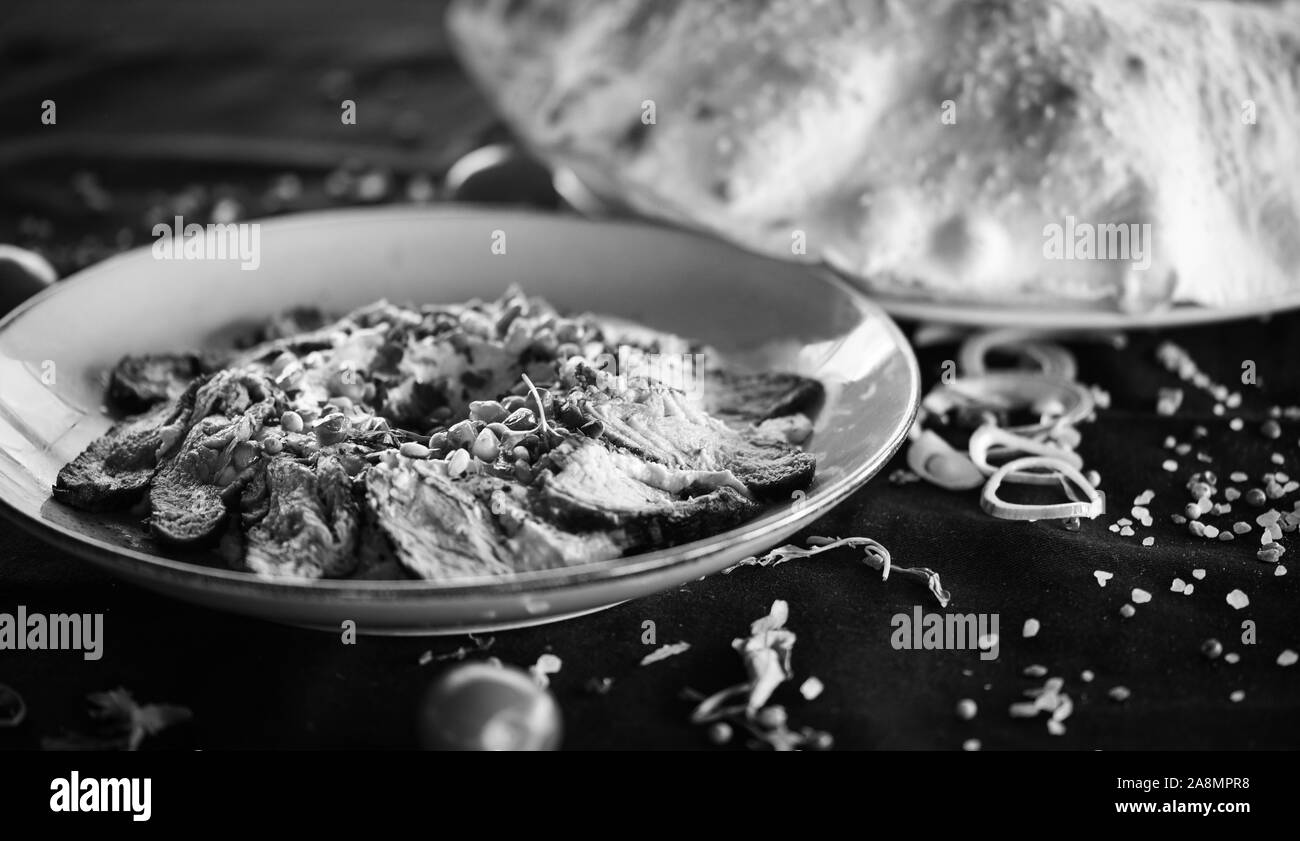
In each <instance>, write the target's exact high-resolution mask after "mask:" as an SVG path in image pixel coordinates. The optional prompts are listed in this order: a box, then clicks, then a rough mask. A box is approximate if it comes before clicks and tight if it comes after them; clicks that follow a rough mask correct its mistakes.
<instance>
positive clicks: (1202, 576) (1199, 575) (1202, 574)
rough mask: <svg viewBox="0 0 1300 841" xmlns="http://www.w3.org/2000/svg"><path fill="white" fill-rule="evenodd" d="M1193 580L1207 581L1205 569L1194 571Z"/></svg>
mask: <svg viewBox="0 0 1300 841" xmlns="http://www.w3.org/2000/svg"><path fill="white" fill-rule="evenodd" d="M1192 578H1195V579H1196V580H1197V581H1203V580H1204V579H1205V570H1203V569H1194V570H1192Z"/></svg>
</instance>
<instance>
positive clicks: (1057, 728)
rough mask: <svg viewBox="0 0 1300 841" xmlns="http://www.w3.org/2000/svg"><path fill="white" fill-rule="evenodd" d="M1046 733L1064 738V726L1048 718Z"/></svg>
mask: <svg viewBox="0 0 1300 841" xmlns="http://www.w3.org/2000/svg"><path fill="white" fill-rule="evenodd" d="M1047 732H1048V733H1051V734H1052V735H1053V736H1064V735H1065V725H1064V724H1062V723H1061V722H1059V721H1057V720H1056V719H1054V718H1049V719H1048V720H1047Z"/></svg>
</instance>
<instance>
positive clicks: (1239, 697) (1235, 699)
mask: <svg viewBox="0 0 1300 841" xmlns="http://www.w3.org/2000/svg"><path fill="white" fill-rule="evenodd" d="M1245 699H1246V693H1245V692H1242V691H1241V690H1240V689H1237V690H1235V691H1234V692H1233V693H1232V694H1231V695H1229V696H1228V700H1229V701H1231V702H1232V703H1234V704H1240V703H1241V702H1242V701H1244V700H1245Z"/></svg>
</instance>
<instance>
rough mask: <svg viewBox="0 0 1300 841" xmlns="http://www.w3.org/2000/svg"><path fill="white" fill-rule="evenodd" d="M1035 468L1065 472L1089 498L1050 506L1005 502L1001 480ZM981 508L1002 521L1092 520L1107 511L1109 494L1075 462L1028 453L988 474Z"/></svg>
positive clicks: (981, 499) (1065, 475) (981, 496)
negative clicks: (1105, 494)
mask: <svg viewBox="0 0 1300 841" xmlns="http://www.w3.org/2000/svg"><path fill="white" fill-rule="evenodd" d="M1033 468H1037V469H1040V470H1051V471H1054V472H1056V473H1059V474H1061V475H1063V476H1064V477H1065V478H1066V479H1069V480H1070V481H1071V482H1073V483H1074V484H1075V486H1076V487H1077V488H1078V489H1079V490H1081V491H1083V493H1084V495H1085V496H1087V500H1086V501H1082V502H1058V503H1055V504H1051V505H1025V504H1022V503H1018V502H1006V501H1004V500H1002V499H1000V498H998V488H1000V487H1001V486H1002V481H1003V480H1004V479H1006V477H1007V476H1008V475H1010V474H1012V473H1017V472H1021V471H1025V470H1030V469H1033ZM980 507H981V508H983V509H984V512H985V513H986V514H989V515H991V516H994V517H997V518H999V519H1002V520H1028V521H1030V522H1032V521H1034V520H1066V519H1069V518H1071V517H1080V518H1087V519H1089V520H1092V519H1095V518H1097V517H1100V516H1101V515H1102V514H1104V513H1106V497H1105V496H1103V495H1102V493H1101V492H1100V491H1098V490H1097V489H1096V488H1095V487H1093V485H1092V483H1091V482H1089V481H1088V480H1087V479H1085V478H1084V477H1083V474H1082V473H1080V472H1079V470H1078V469H1077V468H1075V467H1074V466H1073V465H1070V464H1068V463H1067V462H1065V461H1062V460H1061V459H1059V458H1047V457H1045V456H1028V457H1026V458H1018V459H1016V460H1015V461H1009V462H1007V463H1006V464H1004V465H1002V466H1001V467H999V468H998V470H997V472H996V473H994V474H993V475H992V476H990V477H989V480H988V482H987V483H986V484H985V485H984V491H983V492H982V493H981V494H980Z"/></svg>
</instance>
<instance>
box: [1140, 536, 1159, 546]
mask: <svg viewBox="0 0 1300 841" xmlns="http://www.w3.org/2000/svg"><path fill="white" fill-rule="evenodd" d="M1142 545H1143V546H1155V545H1156V539H1155V538H1154V537H1144V538H1142Z"/></svg>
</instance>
